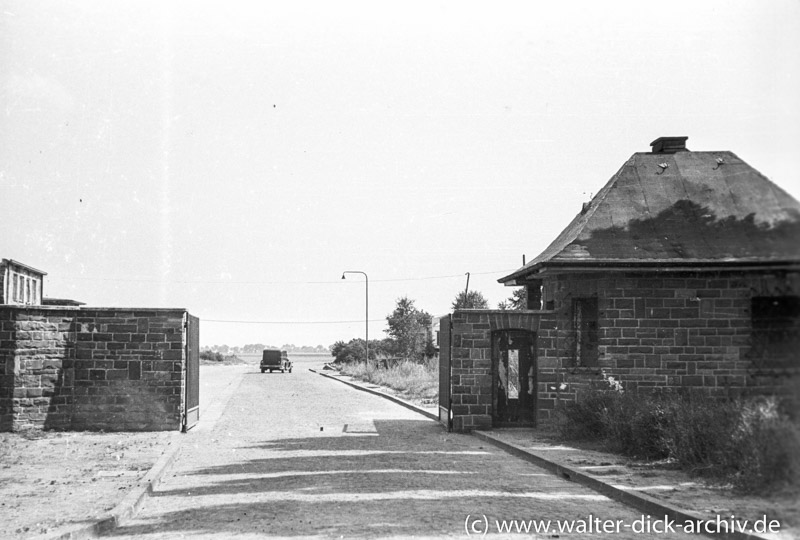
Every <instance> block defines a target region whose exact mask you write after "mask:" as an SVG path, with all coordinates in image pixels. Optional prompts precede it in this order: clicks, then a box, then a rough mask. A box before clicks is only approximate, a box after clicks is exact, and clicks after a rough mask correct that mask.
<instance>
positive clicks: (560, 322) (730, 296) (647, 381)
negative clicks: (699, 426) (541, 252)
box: [539, 272, 800, 399]
mask: <svg viewBox="0 0 800 540" xmlns="http://www.w3.org/2000/svg"><path fill="white" fill-rule="evenodd" d="M799 290H800V274H797V273H773V274H763V273H732V272H720V273H713V274H709V273H704V274H699V273H695V274H692V273H684V274H673V275H669V276H653V275H652V274H617V275H614V274H605V275H600V276H598V275H596V274H595V275H592V274H585V275H574V274H572V275H567V274H564V275H557V276H554V277H553V278H550V279H547V280H545V288H544V294H545V301H548V300H549V301H552V302H553V306H554V309H555V311H556V313H557V316H556V320H555V328H553V329H551V336H552V338H553V345H554V346H553V347H552V348H546V349H544V350H540V355H541V356H540V364H539V365H540V367H541V368H542V369H545V370H549V369H552V371H553V373H552V375H555V376H556V378H557V379H563V382H567V383H570V384H569V386H568V396H567V397H568V398H570V399H574V395H575V392H576V391H578V390H580V389H581V388H584V387H586V386H588V382H589V381H591V380H598V379H599V378H600V372H601V370H604V371H606V373H607V374H609V375H612V376H614V377H615V378H617V379H619V380H621V381H622V382H623V384H624V385H625V386H626V387H627V388H630V389H639V390H652V389H655V388H662V389H663V388H674V389H678V388H689V389H692V388H695V389H700V388H702V390H703V391H704V392H706V393H708V394H710V395H713V396H718V397H723V396H731V397H735V396H737V395H742V394H770V393H774V392H781V391H783V390H785V389H786V388H787V385H786V383H787V382H788V381H789V380H790V379H791V378H792V377H791V376H792V375H795V374H796V373H792V372H787V371H786V370H772V369H761V368H759V367H758V365H757V363H756V362H755V361H754V359H753V358H752V357H751V355H750V353H751V350H752V323H751V312H750V310H751V302H752V298H753V297H754V296H772V297H779V296H783V295H787V294H797V293H792V291H799ZM585 297H596V298H597V300H598V315H599V319H598V353H599V354H598V360H597V364H596V365H595V366H590V367H579V366H576V365H575V352H574V349H575V332H574V328H573V313H572V300H573V299H574V298H585ZM796 366H797V367H800V363H798V364H796Z"/></svg>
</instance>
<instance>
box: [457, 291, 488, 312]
mask: <svg viewBox="0 0 800 540" xmlns="http://www.w3.org/2000/svg"><path fill="white" fill-rule="evenodd" d="M453 309H489V301H488V300H486V298H485V297H484V296H483V295H482V294H481V293H480V292H478V291H469V292H466V291H464V292H460V293H458V294H457V295H456V299H455V300H453Z"/></svg>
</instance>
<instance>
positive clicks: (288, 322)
mask: <svg viewBox="0 0 800 540" xmlns="http://www.w3.org/2000/svg"><path fill="white" fill-rule="evenodd" d="M200 321H201V322H215V323H237V324H352V323H355V324H359V323H363V322H364V319H361V320H358V321H232V320H227V319H203V318H202V317H201V318H200ZM369 322H386V319H370V320H369Z"/></svg>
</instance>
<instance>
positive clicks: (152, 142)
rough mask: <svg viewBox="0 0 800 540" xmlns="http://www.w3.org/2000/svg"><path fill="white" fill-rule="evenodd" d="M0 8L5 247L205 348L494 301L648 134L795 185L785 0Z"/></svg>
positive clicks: (336, 335)
mask: <svg viewBox="0 0 800 540" xmlns="http://www.w3.org/2000/svg"><path fill="white" fill-rule="evenodd" d="M0 6H2V9H1V10H0V105H2V109H0V212H1V214H0V215H2V223H3V225H2V233H0V257H5V258H12V259H16V260H19V261H22V262H24V263H26V264H29V265H31V266H34V267H36V268H40V269H42V270H44V271H46V272H48V276H47V278H46V281H45V295H46V296H51V297H66V298H74V299H77V300H81V301H84V302H86V303H87V304H89V305H91V306H122V307H183V308H187V309H188V310H189V311H190V312H191V313H192V314H194V315H197V316H199V317H200V318H201V319H203V322H202V323H201V344H203V345H211V344H219V343H227V344H228V345H243V344H245V343H255V342H261V343H268V344H274V345H281V344H284V343H294V344H296V345H302V344H306V345H317V344H323V345H329V344H331V343H333V342H334V341H336V340H338V339H344V340H349V339H350V338H353V337H363V333H364V323H363V319H364V288H365V287H364V282H363V278H362V277H361V276H356V275H354V276H348V279H347V280H346V281H342V280H341V279H340V277H341V274H342V271H343V270H360V271H364V272H367V273H368V274H369V278H370V286H369V295H370V319H373V320H375V322H372V323H370V337H372V338H380V337H383V336H384V334H383V329H384V328H385V324H384V320H385V316H386V315H387V314H388V313H389V312H390V311H391V310H392V309H393V307H394V303H395V300H396V299H397V298H398V297H400V296H404V295H407V296H409V297H411V298H413V299H414V300H415V301H416V305H417V307H419V308H422V309H425V310H426V311H428V312H430V313H432V314H434V315H440V314H444V313H447V312H448V311H449V310H450V304H451V303H452V301H453V299H454V297H455V296H456V294H457V293H458V292H459V291H462V290H463V289H464V286H465V283H466V276H465V273H466V272H470V273H471V276H470V290H479V291H481V292H482V293H483V294H484V296H486V297H487V298H488V299H489V300H490V302H491V304H492V307H494V306H495V305H496V304H497V303H498V302H499V301H501V300H503V299H504V298H506V297H508V296H509V295H510V293H511V291H512V290H511V289H507V288H504V287H502V286H501V285H499V284H497V282H496V280H497V279H498V278H499V277H502V276H503V275H505V274H506V273H509V272H510V271H513V270H515V269H516V268H518V267H519V266H520V265H521V263H522V254H523V253H524V254H526V255H527V257H528V259H530V258H532V257H534V256H536V255H537V254H538V253H539V252H541V251H542V250H543V249H544V248H545V247H546V246H547V245H548V244H549V243H550V241H551V240H552V239H553V238H554V237H555V236H556V235H557V234H558V233H559V232H560V231H561V230H562V229H563V228H564V227H565V226H566V224H567V223H568V222H569V221H570V220H571V219H572V217H573V216H574V215H575V214H576V213H577V212H578V211H579V210H580V207H581V203H582V202H585V201H588V200H589V198H590V196H591V195H592V194H594V193H596V192H597V191H598V190H599V189H600V188H601V187H602V186H603V185H604V184H605V183H606V181H607V180H608V179H609V178H610V177H611V176H612V175H613V174H614V173H615V172H616V171H617V170H618V169H619V167H621V166H622V164H623V162H624V161H625V160H627V158H629V157H630V156H631V155H632V154H633V153H634V152H643V151H648V150H649V149H650V147H649V143H650V142H651V141H652V140H653V139H655V138H657V137H659V136H665V135H686V136H688V137H689V140H688V146H689V148H690V149H692V150H709V151H710V150H730V151H733V152H735V153H736V154H737V155H739V156H740V157H741V158H743V159H744V160H745V161H747V162H748V163H749V164H750V165H752V166H753V167H755V168H756V169H758V170H759V171H761V172H762V173H764V174H765V175H767V176H768V177H769V178H770V179H771V180H773V181H774V182H775V183H777V184H778V185H779V186H781V187H783V188H784V189H786V190H787V191H789V192H790V193H791V194H792V195H794V196H795V197H800V166H798V163H797V157H798V150H797V144H798V141H800V31H799V30H800V2H798V1H797V0H792V1H780V0H771V1H770V2H760V1H756V0H751V1H746V2H742V1H731V0H724V1H719V2H716V1H698V0H693V1H690V2H684V1H665V2H658V3H655V2H647V3H645V2H628V3H622V2H557V3H556V2H538V3H534V2H519V3H515V2H496V1H495V2H483V3H465V2H455V1H453V2H441V1H439V2H430V1H425V2H415V1H411V2H409V1H403V2H375V1H368V2H345V1H336V2H275V3H266V2H235V1H226V2H182V3H178V2H172V3H170V2H162V1H159V2H118V1H115V2H108V1H107V0H98V1H93V2H89V1H80V2H79V1H74V0H73V1H40V2H29V1H13V0H0ZM214 320H231V321H272V322H278V323H280V324H253V323H222V322H213V321H214ZM331 321H354V322H351V323H331ZM309 323H315V324H309Z"/></svg>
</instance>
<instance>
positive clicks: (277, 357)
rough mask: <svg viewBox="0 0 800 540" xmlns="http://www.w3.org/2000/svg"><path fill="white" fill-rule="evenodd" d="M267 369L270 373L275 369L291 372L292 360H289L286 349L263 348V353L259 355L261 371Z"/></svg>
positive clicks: (263, 371)
mask: <svg viewBox="0 0 800 540" xmlns="http://www.w3.org/2000/svg"><path fill="white" fill-rule="evenodd" d="M267 370H269V372H270V373H272V372H273V371H277V370H280V372H281V373H285V372H286V371H288V372H289V373H291V372H292V361H291V360H289V355H288V354H287V353H286V351H279V350H277V349H264V353H263V354H262V355H261V373H265V372H266V371H267Z"/></svg>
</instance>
